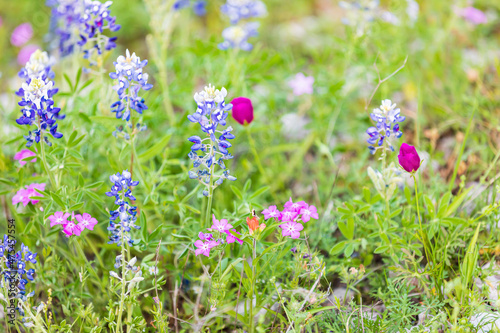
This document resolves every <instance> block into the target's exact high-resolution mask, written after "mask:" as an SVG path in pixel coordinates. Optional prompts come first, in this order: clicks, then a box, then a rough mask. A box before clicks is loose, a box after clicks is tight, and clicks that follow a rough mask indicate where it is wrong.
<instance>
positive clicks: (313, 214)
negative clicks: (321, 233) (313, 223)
mask: <svg viewBox="0 0 500 333" xmlns="http://www.w3.org/2000/svg"><path fill="white" fill-rule="evenodd" d="M300 214H301V215H302V216H301V218H302V221H304V222H309V220H310V219H311V218H313V219H315V220H317V219H319V216H318V211H317V209H316V207H315V206H313V205H311V206H309V207H306V208H302V209H301V210H300Z"/></svg>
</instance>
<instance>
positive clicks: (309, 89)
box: [288, 73, 314, 96]
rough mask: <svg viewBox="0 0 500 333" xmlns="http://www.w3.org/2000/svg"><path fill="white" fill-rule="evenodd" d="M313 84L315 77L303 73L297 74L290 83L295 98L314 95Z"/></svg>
mask: <svg viewBox="0 0 500 333" xmlns="http://www.w3.org/2000/svg"><path fill="white" fill-rule="evenodd" d="M313 84H314V77H313V76H305V75H304V74H303V73H297V74H296V75H295V77H294V78H293V79H292V80H290V81H289V82H288V85H289V86H290V88H292V89H293V94H294V95H295V96H300V95H302V94H308V95H311V94H312V93H313Z"/></svg>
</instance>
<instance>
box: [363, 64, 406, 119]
mask: <svg viewBox="0 0 500 333" xmlns="http://www.w3.org/2000/svg"><path fill="white" fill-rule="evenodd" d="M377 59H378V54H377V58H375V62H374V63H373V67H375V70H376V71H377V76H378V83H377V86H376V87H375V89H374V90H373V92H372V94H371V96H370V99H369V100H368V101H367V102H366V105H365V111H367V110H368V106H369V105H370V104H371V102H372V99H373V96H375V93H376V92H377V90H378V88H380V85H381V84H382V83H384V82H385V81H387V80H389V79H390V78H391V77H393V76H394V75H396V74H397V73H398V72H399V71H400V70H402V69H403V68H404V67H405V66H406V62H407V61H408V56H406V58H405V61H404V62H403V64H402V65H401V66H400V67H399V68H398V69H396V70H395V71H394V72H392V74H390V75H389V76H386V77H385V78H384V79H381V78H380V71H379V70H378V67H377Z"/></svg>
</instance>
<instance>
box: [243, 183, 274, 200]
mask: <svg viewBox="0 0 500 333" xmlns="http://www.w3.org/2000/svg"><path fill="white" fill-rule="evenodd" d="M269 188H270V187H269V186H264V187H261V188H259V189H258V190H257V191H255V192H254V193H253V194H252V195H251V196H250V197H249V198H248V200H252V199H254V198H257V197H258V196H259V195H261V194H263V193H264V192H266V191H268V190H269Z"/></svg>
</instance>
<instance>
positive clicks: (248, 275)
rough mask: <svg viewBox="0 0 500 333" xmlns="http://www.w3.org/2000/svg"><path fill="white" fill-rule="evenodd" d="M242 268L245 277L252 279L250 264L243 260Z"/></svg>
mask: <svg viewBox="0 0 500 333" xmlns="http://www.w3.org/2000/svg"><path fill="white" fill-rule="evenodd" d="M243 269H244V270H245V274H246V275H247V277H248V278H249V279H250V280H251V279H252V275H253V274H252V268H250V265H249V264H248V262H247V261H246V260H245V261H243Z"/></svg>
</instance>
